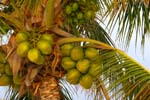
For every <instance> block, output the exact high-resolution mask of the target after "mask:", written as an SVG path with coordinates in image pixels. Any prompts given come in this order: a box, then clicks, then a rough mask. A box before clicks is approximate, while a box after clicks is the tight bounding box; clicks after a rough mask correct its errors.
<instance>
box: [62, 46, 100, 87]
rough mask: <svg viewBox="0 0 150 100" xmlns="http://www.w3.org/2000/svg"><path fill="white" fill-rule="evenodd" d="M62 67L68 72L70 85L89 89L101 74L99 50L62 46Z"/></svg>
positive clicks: (86, 47) (67, 78) (67, 77)
mask: <svg viewBox="0 0 150 100" xmlns="http://www.w3.org/2000/svg"><path fill="white" fill-rule="evenodd" d="M60 50H61V53H62V60H61V65H62V67H63V68H64V70H65V71H66V80H67V81H68V82H69V83H70V84H74V85H76V84H80V85H81V86H82V87H83V88H85V89H89V88H91V86H92V84H93V80H94V79H95V78H96V77H99V75H100V73H101V62H100V56H99V50H97V49H96V48H94V47H89V46H74V45H73V44H64V45H62V46H61V49H60Z"/></svg>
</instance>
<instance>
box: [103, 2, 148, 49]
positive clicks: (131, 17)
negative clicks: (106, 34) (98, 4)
mask: <svg viewBox="0 0 150 100" xmlns="http://www.w3.org/2000/svg"><path fill="white" fill-rule="evenodd" d="M104 1H105V0H104ZM104 4H105V7H106V9H107V11H106V14H105V15H104V18H106V19H107V20H108V16H110V17H109V21H108V24H107V25H108V27H109V28H110V29H112V30H116V28H114V26H115V25H116V24H115V23H116V22H117V23H118V25H119V26H118V34H117V38H118V39H117V40H118V41H119V42H120V43H123V47H124V48H128V46H129V44H130V40H131V38H132V37H133V34H135V36H136V38H138V37H142V40H141V44H142V45H144V40H145V37H146V34H149V33H150V23H149V20H150V1H148V0H144V1H141V0H136V1H133V0H122V1H119V0H111V1H110V2H109V3H105V2H104ZM133 30H136V33H134V32H133ZM124 37H126V38H124Z"/></svg>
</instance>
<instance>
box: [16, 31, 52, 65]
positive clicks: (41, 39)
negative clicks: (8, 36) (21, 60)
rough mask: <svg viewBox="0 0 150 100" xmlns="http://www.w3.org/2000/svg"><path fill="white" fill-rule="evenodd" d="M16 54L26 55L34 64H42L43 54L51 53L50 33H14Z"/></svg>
mask: <svg viewBox="0 0 150 100" xmlns="http://www.w3.org/2000/svg"><path fill="white" fill-rule="evenodd" d="M16 42H17V45H18V47H17V54H18V55H19V56H20V57H27V58H28V59H29V61H31V62H33V63H35V64H43V63H44V61H45V56H46V55H49V54H51V52H52V44H53V38H52V36H51V35H50V34H48V33H45V34H36V33H34V34H33V36H29V33H28V32H19V33H17V35H16Z"/></svg>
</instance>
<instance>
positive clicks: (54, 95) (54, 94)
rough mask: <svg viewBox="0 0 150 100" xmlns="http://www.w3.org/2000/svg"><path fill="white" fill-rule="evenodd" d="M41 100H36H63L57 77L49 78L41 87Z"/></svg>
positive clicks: (37, 99)
mask: <svg viewBox="0 0 150 100" xmlns="http://www.w3.org/2000/svg"><path fill="white" fill-rule="evenodd" d="M38 97H39V98H36V100H62V99H61V92H60V86H59V82H58V80H57V79H56V78H55V77H47V78H45V79H44V80H43V82H42V84H41V86H40V87H39V96H38Z"/></svg>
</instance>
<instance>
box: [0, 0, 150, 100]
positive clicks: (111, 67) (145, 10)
mask: <svg viewBox="0 0 150 100" xmlns="http://www.w3.org/2000/svg"><path fill="white" fill-rule="evenodd" d="M24 1H26V0H24ZM29 1H31V2H23V0H21V1H19V0H18V1H14V2H15V4H16V5H13V3H12V6H13V8H14V10H15V13H14V14H13V13H12V15H15V14H16V13H17V14H20V16H19V17H20V18H19V17H17V18H13V19H12V15H10V14H8V13H9V12H7V11H6V12H7V13H5V12H2V11H1V12H0V17H1V23H2V25H6V26H8V27H9V28H10V29H14V30H16V29H22V30H25V29H27V30H30V29H31V28H34V27H31V25H27V26H26V27H24V26H23V25H22V24H21V23H22V21H23V20H22V19H21V17H22V16H23V15H22V14H21V13H19V10H18V9H15V8H16V7H15V6H21V4H23V3H24V5H25V6H26V4H29V6H28V7H29V8H30V7H35V8H36V4H37V5H38V3H40V2H36V1H37V0H33V1H32V0H29ZM35 2H36V3H35ZM99 3H100V5H99V7H103V8H104V9H106V8H107V9H108V11H107V13H106V16H108V15H110V14H112V13H113V15H112V17H111V20H110V25H111V23H113V22H114V21H116V20H115V18H117V19H120V20H119V23H120V24H121V26H119V33H120V34H119V35H118V36H120V37H121V38H120V39H122V38H125V37H127V38H126V39H125V44H128V43H129V41H130V39H131V37H132V33H133V29H134V27H135V26H136V27H137V28H140V29H142V30H144V31H143V33H142V36H143V40H142V41H144V38H145V34H146V33H149V6H148V5H150V3H149V1H146V0H145V1H140V0H137V1H132V0H127V1H125V0H124V1H117V0H113V1H105V0H104V1H101V0H100V1H99ZM119 5H122V6H119ZM131 9H133V10H131ZM140 10H142V11H140ZM33 12H34V10H33ZM102 12H103V10H100V14H102ZM141 12H142V14H141ZM36 14H37V13H36V12H35V15H36ZM45 14H46V15H45V17H46V18H45V21H47V20H51V19H49V16H51V15H52V14H49V13H45ZM133 15H135V16H133ZM37 16H40V15H38V14H37ZM15 17H16V16H15ZM16 19H17V20H16ZM18 19H19V20H18ZM122 19H123V20H122ZM51 21H52V20H51ZM116 22H117V21H116ZM33 23H35V22H33ZM59 24H62V23H59ZM45 25H46V28H49V27H50V26H51V25H52V22H50V23H46V24H45ZM128 25H129V26H128ZM70 26H72V27H71V28H72V29H71V30H70V29H69V31H68V30H67V29H66V28H64V31H63V32H65V31H68V32H71V33H72V34H73V35H76V36H81V37H84V39H83V38H72V37H71V38H66V39H64V41H63V42H64V43H65V41H66V40H67V42H91V43H95V44H96V48H98V49H99V51H100V61H101V62H102V70H101V75H100V76H99V77H96V79H95V80H94V85H93V87H92V88H91V89H90V90H91V91H92V92H93V91H94V93H92V92H91V95H94V97H95V99H96V100H97V99H104V98H105V99H107V100H111V99H129V100H132V99H135V100H139V98H140V99H141V100H145V99H149V97H150V93H149V91H150V88H149V84H150V82H149V80H150V75H149V74H150V73H149V71H147V70H146V69H145V68H144V67H143V66H142V65H140V64H139V63H138V62H136V61H135V60H133V59H132V58H131V57H129V56H128V55H126V54H125V53H124V52H122V51H121V50H119V49H116V48H114V43H112V40H111V39H110V37H109V36H108V34H107V33H106V32H105V31H104V29H103V28H102V27H101V26H100V25H99V23H98V22H97V21H95V20H92V21H89V22H88V21H87V23H86V24H82V25H81V24H80V25H77V26H73V25H70ZM112 27H113V25H112ZM128 27H130V28H128ZM141 27H142V28H141ZM3 29H4V28H2V30H1V32H2V33H6V32H5V31H3ZM41 29H43V27H41ZM126 29H127V30H128V31H127V32H126ZM53 30H54V29H53ZM137 30H138V29H137ZM6 31H7V30H6ZM55 31H56V30H55ZM59 32H60V31H59ZM61 32H62V30H61ZM57 33H58V31H57ZM65 33H66V34H67V37H70V36H71V35H70V34H68V33H67V32H65ZM68 35H69V36H68ZM86 38H91V39H94V40H91V39H86ZM95 40H97V41H95ZM102 42H104V43H106V44H104V43H102ZM123 42H124V41H123ZM107 44H109V45H110V46H109V45H107ZM63 84H65V80H63V81H61V86H62V87H63V92H64V94H68V95H66V99H71V98H70V95H69V94H70V93H69V90H68V89H67V88H66V87H65V85H64V86H63ZM12 93H14V95H13V96H12V97H15V96H17V93H16V91H15V92H14V91H12ZM27 97H28V94H27V95H25V97H24V98H27ZM15 99H17V98H16V97H15Z"/></svg>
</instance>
